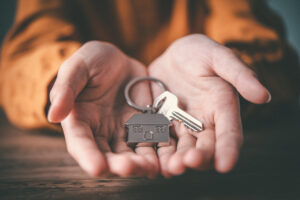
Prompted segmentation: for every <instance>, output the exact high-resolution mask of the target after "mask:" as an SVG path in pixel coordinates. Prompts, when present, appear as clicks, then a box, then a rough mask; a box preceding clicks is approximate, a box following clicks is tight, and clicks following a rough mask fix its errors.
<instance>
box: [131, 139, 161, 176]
mask: <svg viewBox="0 0 300 200" xmlns="http://www.w3.org/2000/svg"><path fill="white" fill-rule="evenodd" d="M135 152H136V153H137V154H138V155H140V156H143V157H144V158H145V159H146V161H147V165H148V166H149V167H147V168H148V169H149V171H148V177H149V178H154V177H156V176H157V175H158V173H159V161H158V158H157V154H156V151H155V149H154V147H153V145H151V144H149V143H140V144H138V145H137V146H136V148H135Z"/></svg>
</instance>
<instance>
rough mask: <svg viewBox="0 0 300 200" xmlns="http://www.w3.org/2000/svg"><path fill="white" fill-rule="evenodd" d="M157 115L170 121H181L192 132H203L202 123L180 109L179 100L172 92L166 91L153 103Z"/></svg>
mask: <svg viewBox="0 0 300 200" xmlns="http://www.w3.org/2000/svg"><path fill="white" fill-rule="evenodd" d="M153 107H154V108H155V109H158V111H157V113H159V114H163V115H165V116H166V117H167V118H168V119H169V120H170V121H172V120H174V119H175V120H179V121H182V122H183V124H184V125H185V126H186V127H187V128H189V129H191V130H192V131H195V132H198V131H202V130H203V126H202V123H201V122H200V121H199V120H197V119H195V118H194V117H192V116H191V115H189V114H188V113H186V112H185V111H183V110H182V109H180V108H179V107H178V98H177V97H176V96H175V95H174V94H172V93H171V92H168V91H165V92H163V93H162V94H161V95H159V96H158V97H157V98H156V99H155V100H154V103H153Z"/></svg>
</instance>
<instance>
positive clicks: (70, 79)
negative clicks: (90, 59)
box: [48, 52, 89, 122]
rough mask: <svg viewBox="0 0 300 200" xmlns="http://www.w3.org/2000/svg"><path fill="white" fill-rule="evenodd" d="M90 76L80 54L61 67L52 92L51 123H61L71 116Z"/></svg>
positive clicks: (49, 116) (76, 54)
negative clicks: (77, 98)
mask: <svg viewBox="0 0 300 200" xmlns="http://www.w3.org/2000/svg"><path fill="white" fill-rule="evenodd" d="M88 76H89V75H88V69H87V66H86V65H85V62H84V61H83V59H82V57H80V56H78V52H77V53H75V54H74V55H72V56H71V57H70V58H69V59H67V60H66V61H65V62H64V63H63V64H62V65H61V67H60V69H59V72H58V75H57V78H56V80H55V83H54V85H53V87H52V89H51V91H50V101H51V107H50V109H49V113H48V120H49V121H50V122H60V121H62V120H63V119H64V118H65V117H66V116H67V115H68V114H69V112H70V111H71V109H72V107H73V104H74V102H75V99H76V97H77V96H78V94H79V93H80V91H81V90H82V89H83V88H84V87H85V85H86V83H87V81H88Z"/></svg>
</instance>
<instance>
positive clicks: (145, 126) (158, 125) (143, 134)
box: [125, 111, 171, 143]
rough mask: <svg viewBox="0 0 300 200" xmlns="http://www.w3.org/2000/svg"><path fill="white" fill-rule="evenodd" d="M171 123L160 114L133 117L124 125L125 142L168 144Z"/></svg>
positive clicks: (142, 114) (148, 113)
mask: <svg viewBox="0 0 300 200" xmlns="http://www.w3.org/2000/svg"><path fill="white" fill-rule="evenodd" d="M170 125H171V122H170V121H169V120H168V118H166V117H165V116H164V115H162V114H156V113H152V112H150V111H148V112H146V113H141V114H135V115H133V116H132V117H131V118H130V119H129V120H128V121H127V122H126V123H125V126H126V128H127V133H128V136H127V142H129V143H135V142H169V126H170Z"/></svg>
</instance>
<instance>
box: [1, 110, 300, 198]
mask: <svg viewBox="0 0 300 200" xmlns="http://www.w3.org/2000/svg"><path fill="white" fill-rule="evenodd" d="M299 141H300V115H299V114H295V115H294V116H293V117H289V118H287V119H285V120H283V121H280V120H277V121H273V122H271V123H268V124H267V125H263V126H259V127H254V128H251V129H247V130H245V145H244V148H243V149H242V153H241V158H240V160H239V163H238V165H237V167H236V168H235V170H234V171H233V172H231V173H229V174H225V175H222V174H218V173H216V172H214V171H208V172H195V171H189V172H187V173H186V174H184V175H182V176H178V177H174V178H172V179H168V180H167V179H164V178H161V177H159V178H157V179H155V180H149V179H145V178H129V179H124V178H118V177H105V178H97V179H94V178H90V177H88V176H87V175H86V174H85V173H84V172H83V171H82V170H81V169H80V168H79V167H78V166H77V164H76V163H75V161H74V160H73V159H72V158H71V157H70V156H69V155H68V153H67V152H66V148H65V143H64V138H63V137H62V136H61V135H60V134H58V133H52V132H47V131H35V132H33V131H31V132H26V131H22V130H19V129H17V128H15V127H14V126H12V125H11V124H10V123H9V122H8V121H7V119H6V117H5V115H4V114H3V112H0V199H88V200H92V199H110V200H111V199H212V200H214V199H230V200H234V199H272V200H274V199H297V198H299V195H300V192H299V191H300V181H299V180H300V172H299V167H300V159H299V158H300V157H299V153H300V151H299V146H300V145H299Z"/></svg>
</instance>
